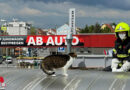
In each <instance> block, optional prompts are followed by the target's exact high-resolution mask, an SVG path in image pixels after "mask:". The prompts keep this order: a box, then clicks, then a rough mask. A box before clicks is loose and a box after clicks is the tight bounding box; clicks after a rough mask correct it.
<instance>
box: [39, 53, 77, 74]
mask: <svg viewBox="0 0 130 90" xmlns="http://www.w3.org/2000/svg"><path fill="white" fill-rule="evenodd" d="M76 57H77V55H76V54H75V53H69V54H67V55H49V56H47V57H45V58H44V59H43V60H42V62H41V69H42V70H43V72H44V73H46V74H47V75H52V76H55V71H54V70H56V69H58V68H61V69H62V74H63V75H64V76H68V74H67V70H68V68H69V67H70V66H71V65H72V63H73V60H74V59H75V58H76Z"/></svg>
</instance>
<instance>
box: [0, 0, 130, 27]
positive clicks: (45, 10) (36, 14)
mask: <svg viewBox="0 0 130 90" xmlns="http://www.w3.org/2000/svg"><path fill="white" fill-rule="evenodd" d="M69 8H75V9H76V26H77V27H85V25H86V24H88V25H91V24H95V23H96V22H98V23H100V24H102V23H112V22H115V23H118V22H120V21H125V22H127V23H128V24H130V0H0V19H6V20H7V21H11V20H12V18H17V19H18V20H20V21H27V22H31V23H32V24H33V26H35V27H42V28H51V27H52V28H53V27H56V26H60V25H63V24H65V23H68V21H69Z"/></svg>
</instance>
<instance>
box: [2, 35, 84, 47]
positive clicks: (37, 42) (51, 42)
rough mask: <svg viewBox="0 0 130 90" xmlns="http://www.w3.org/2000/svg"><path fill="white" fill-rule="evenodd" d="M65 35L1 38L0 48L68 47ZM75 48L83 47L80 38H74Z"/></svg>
mask: <svg viewBox="0 0 130 90" xmlns="http://www.w3.org/2000/svg"><path fill="white" fill-rule="evenodd" d="M66 45H67V42H66V36H65V35H49V36H44V35H34V36H31V35H29V36H0V47H30V46H31V47H38V46H39V47H40V46H41V47H42V46H44V47H47V46H49V47H54V46H66ZM72 45H73V46H83V43H82V44H81V40H80V39H79V37H78V36H73V41H72Z"/></svg>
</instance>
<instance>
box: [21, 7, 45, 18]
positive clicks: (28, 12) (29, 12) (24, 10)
mask: <svg viewBox="0 0 130 90" xmlns="http://www.w3.org/2000/svg"><path fill="white" fill-rule="evenodd" d="M19 14H20V15H34V16H39V15H44V13H43V12H41V11H40V10H37V9H33V8H28V7H24V8H22V9H21V10H20V11H19Z"/></svg>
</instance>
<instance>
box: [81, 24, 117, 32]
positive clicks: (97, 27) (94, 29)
mask: <svg viewBox="0 0 130 90" xmlns="http://www.w3.org/2000/svg"><path fill="white" fill-rule="evenodd" d="M112 25H116V24H115V23H112ZM80 33H111V29H110V28H108V27H106V28H104V29H101V26H100V24H99V23H96V24H95V25H90V26H88V25H86V26H85V28H83V29H81V30H80Z"/></svg>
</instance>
